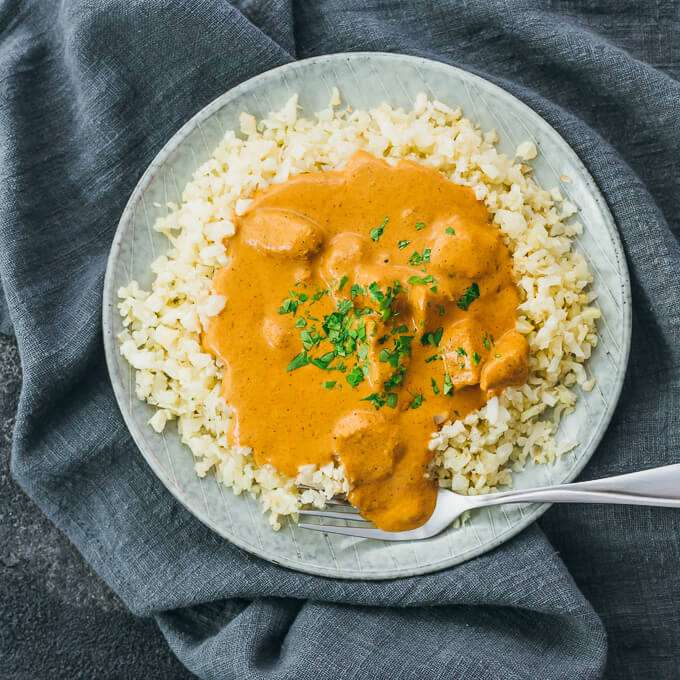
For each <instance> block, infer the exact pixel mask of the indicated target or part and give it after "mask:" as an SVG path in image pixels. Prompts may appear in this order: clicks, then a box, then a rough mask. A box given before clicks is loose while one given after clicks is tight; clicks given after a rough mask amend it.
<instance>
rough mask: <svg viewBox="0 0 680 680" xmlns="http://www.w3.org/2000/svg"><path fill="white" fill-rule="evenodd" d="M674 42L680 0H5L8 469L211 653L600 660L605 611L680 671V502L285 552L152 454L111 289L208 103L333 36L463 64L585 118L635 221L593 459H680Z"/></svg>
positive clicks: (229, 671) (621, 666) (571, 119)
mask: <svg viewBox="0 0 680 680" xmlns="http://www.w3.org/2000/svg"><path fill="white" fill-rule="evenodd" d="M679 38H680V12H679V10H678V5H677V4H676V3H674V2H651V1H650V0H647V1H645V2H633V1H630V2H617V1H616V0H610V1H609V2H604V1H603V2H600V3H592V2H587V1H585V0H582V1H581V2H562V3H553V2H537V1H535V0H518V1H517V2H513V3H508V2H504V1H501V0H478V1H476V2H453V1H444V0H442V1H441V2H436V3H434V2H423V3H417V2H387V1H382V0H363V1H362V2H358V1H353V0H344V1H343V0H319V1H316V2H302V1H298V2H296V1H294V0H279V1H277V0H269V1H266V0H265V1H261V2H257V1H255V0H242V1H241V2H236V3H232V4H229V3H227V2H226V1H225V0H193V1H192V2H189V0H186V1H185V2H181V1H180V0H89V1H88V0H65V1H64V2H61V3H53V2H41V1H39V0H25V1H23V2H13V1H11V0H8V1H6V2H4V3H1V4H0V207H1V209H0V281H1V282H2V287H3V289H4V294H5V297H6V303H7V304H6V305H4V304H3V305H0V317H1V318H2V322H1V323H2V324H4V325H0V329H2V330H4V331H7V330H9V328H10V321H11V326H12V327H13V331H14V333H15V334H16V337H17V340H18V343H19V348H20V353H21V361H22V367H23V376H24V377H23V388H22V392H21V399H20V404H19V410H18V415H17V421H16V431H15V435H14V445H13V455H12V471H13V474H14V476H15V478H16V479H17V480H18V482H19V483H20V484H21V485H22V487H23V488H24V489H25V490H26V492H27V493H28V494H29V495H30V496H31V497H32V498H33V499H34V500H35V501H36V503H38V505H39V506H40V507H41V508H42V509H43V511H44V512H45V513H46V514H47V515H48V516H49V517H50V518H51V519H52V521H54V523H55V524H56V525H57V526H58V527H59V528H60V529H61V530H62V531H64V533H66V534H67V535H68V536H69V538H70V539H71V540H72V541H73V542H74V543H75V545H76V546H77V547H78V548H79V550H80V551H81V552H82V553H83V555H84V556H85V557H86V559H87V560H89V561H90V562H91V563H92V564H93V565H94V567H95V568H96V569H97V571H98V572H99V573H100V574H101V575H102V577H103V578H104V579H105V580H106V581H107V582H108V583H109V584H110V585H111V586H112V587H113V588H114V590H115V591H116V592H117V593H118V594H119V595H120V596H121V597H122V598H123V600H124V601H125V602H126V603H127V604H128V605H129V607H130V608H131V610H132V611H133V612H135V613H137V614H140V615H154V616H155V617H156V618H157V620H158V623H159V625H160V626H161V629H162V630H163V632H164V634H165V636H166V637H167V639H168V641H169V643H170V645H171V646H172V648H173V650H174V651H175V652H176V653H177V655H178V656H179V658H180V659H181V660H182V661H183V662H184V663H185V664H186V665H187V666H188V667H189V668H190V669H191V670H193V671H194V672H195V673H196V674H198V675H199V676H200V677H202V678H253V679H254V678H271V679H273V678H277V679H278V678H281V679H283V678H295V679H304V678H310V679H312V678H313V679H314V680H321V679H323V678H334V679H337V678H357V679H363V678H418V679H421V678H443V677H446V678H463V677H465V678H473V679H478V678H494V679H496V678H499V679H500V678H502V679H506V678H567V677H568V678H595V677H600V676H601V674H602V673H603V672H604V668H605V663H606V656H607V642H606V634H605V628H606V629H607V630H608V632H609V636H610V642H611V645H612V649H611V653H610V658H609V663H608V665H607V674H608V675H609V676H610V677H631V678H632V677H635V678H671V677H677V676H676V675H675V673H676V671H677V667H676V665H675V664H676V662H677V656H678V655H680V625H679V624H680V615H679V614H678V611H679V610H680V606H679V605H680V593H679V586H680V575H679V574H680V570H678V565H679V562H680V559H679V558H680V555H679V547H678V542H677V536H678V530H679V529H680V513H677V512H673V511H671V510H659V509H646V508H625V507H582V508H580V507H562V508H555V509H553V510H551V511H550V513H549V514H548V515H546V517H545V519H544V520H543V521H542V522H541V525H542V529H541V528H539V527H538V526H533V527H531V528H529V529H528V530H526V531H524V532H523V533H522V534H520V535H519V536H517V537H516V538H515V539H513V540H512V541H510V542H508V543H507V544H505V545H504V546H502V547H500V548H498V549H497V550H495V551H493V552H491V553H488V554H486V555H484V556H482V557H480V558H478V559H476V560H473V561H471V562H468V563H467V564H464V565H462V566H459V567H456V568H453V569H449V570H447V571H443V572H440V573H438V574H432V575H428V576H423V577H417V578H410V579H402V580H397V581H392V582H378V583H360V582H346V581H334V580H329V579H323V578H315V577H312V576H307V575H303V574H298V573H295V572H292V571H288V570H285V569H282V568H278V567H276V566H274V565H271V564H268V563H265V562H263V561H261V560H259V559H257V558H254V557H252V556H250V555H249V554H247V553H244V552H242V551H241V550H239V549H237V548H235V547H233V546H232V545H230V544H229V543H228V542H226V541H224V540H222V539H220V538H219V537H217V536H216V535H213V534H212V533H211V532H210V531H209V530H208V529H206V528H205V527H204V526H202V525H201V524H200V523H199V522H198V521H197V520H195V519H194V518H193V517H192V516H191V515H189V514H188V513H187V512H186V511H185V510H184V509H183V508H182V507H180V506H179V504H178V503H176V502H175V501H174V500H173V498H172V497H171V496H170V494H169V493H168V492H167V491H166V490H165V489H164V488H163V486H162V485H161V483H160V482H158V481H157V480H156V479H155V478H154V476H153V475H152V473H151V471H150V470H149V469H148V468H147V466H146V464H145V462H144V461H143V459H142V457H141V456H140V455H139V453H138V452H137V450H136V449H135V446H134V444H133V443H132V441H131V439H130V437H129V435H128V433H127V431H126V429H125V427H124V425H123V422H122V419H121V417H120V415H119V412H118V409H117V407H116V404H115V401H114V399H113V394H112V391H111V387H110V384H109V380H108V377H107V374H106V369H105V366H104V357H103V349H102V340H101V325H100V316H101V314H100V311H101V310H100V305H101V290H102V281H103V276H104V267H105V262H106V255H107V253H108V249H109V245H110V242H111V239H112V236H113V232H114V229H115V226H116V223H117V220H118V217H119V215H120V213H121V211H122V209H123V206H124V204H125V201H126V199H127V197H128V195H129V193H130V192H131V190H132V188H133V187H134V185H135V183H136V181H137V179H138V178H139V176H140V174H141V173H142V171H143V170H144V168H145V167H146V165H147V163H148V162H149V161H150V160H151V159H152V158H153V156H154V155H155V154H156V152H157V151H158V150H159V149H160V147H161V146H162V144H163V143H164V142H165V141H166V140H167V138H168V137H169V136H170V135H171V134H172V133H173V132H174V131H175V130H176V129H177V128H178V127H179V126H180V125H181V123H183V122H184V121H185V120H186V119H187V118H189V117H190V116H191V115H192V114H193V113H195V112H196V111H197V110H198V109H200V108H201V107H202V106H204V105H205V104H206V103H208V102H209V101H210V100H211V99H213V98H214V97H216V96H217V95H219V94H220V93H222V92H223V91H225V90H227V89H229V88H231V87H233V86H234V85H236V84H237V83H239V82H242V81H243V80H245V79H247V78H249V77H250V76H252V75H255V74H256V73H259V72H261V71H263V70H266V69H269V68H272V67H274V66H277V65H279V64H282V63H285V62H287V61H290V60H292V59H295V58H302V57H306V56H310V55H313V54H320V53H326V52H338V51H352V50H383V51H400V52H406V53H411V54H418V55H421V56H425V57H430V58H434V59H439V60H443V61H447V62H449V63H453V64H456V65H459V66H462V67H464V68H467V69H469V70H472V71H475V72H477V73H480V74H482V75H484V76H486V77H488V78H490V79H491V80H493V81H495V82H497V83H498V84H500V85H501V86H503V87H505V88H506V89H508V90H510V91H511V92H513V93H514V94H516V95H517V96H518V97H520V98H521V99H523V100H524V101H526V102H527V103H528V104H529V105H531V106H532V107H533V108H534V109H535V110H537V111H538V112H539V113H540V114H541V115H543V116H544V117H545V118H546V119H547V120H548V121H549V122H550V123H551V124H552V125H553V126H555V127H556V128H557V129H558V130H559V131H560V132H561V133H562V135H563V136H564V137H565V138H566V139H567V140H568V141H569V142H570V144H571V145H572V146H573V147H574V149H575V150H576V152H577V153H578V154H579V155H580V157H581V158H582V159H583V161H584V162H585V164H586V165H587V166H588V168H589V169H590V171H591V173H592V174H593V176H594V177H595V179H596V181H597V183H598V184H599V186H600V188H601V189H602V191H603V192H604V193H605V196H606V198H607V200H608V202H609V205H610V207H611V209H612V211H613V213H614V215H615V218H616V221H617V224H618V227H619V230H620V233H621V236H622V239H623V242H624V246H625V249H626V254H627V257H628V261H629V265H630V268H631V276H632V283H633V297H634V333H633V349H632V356H631V363H630V368H629V372H628V376H627V380H626V385H625V389H624V394H623V397H622V400H621V404H620V406H619V408H618V411H617V414H616V416H615V418H614V421H613V423H612V425H611V427H610V428H609V431H608V433H607V436H606V438H605V440H604V442H603V443H602V445H601V446H600V448H599V450H598V451H597V453H596V455H595V457H594V459H593V461H592V463H591V464H590V465H589V467H588V469H587V471H586V473H585V475H584V476H585V477H592V476H597V475H606V474H614V473H617V472H623V471H629V470H634V469H639V468H642V467H649V466H652V465H660V464H664V463H670V462H677V461H678V460H680V449H679V448H678V443H679V442H678V439H679V433H678V427H677V423H678V415H679V413H680V380H679V377H680V376H679V373H680V371H679V370H678V367H679V361H678V358H679V349H678V340H679V337H678V331H679V326H680V315H679V313H678V305H679V303H680V250H679V248H678V242H677V236H678V230H679V229H680V218H679V215H680V184H679V183H680V119H679V118H680V115H679V110H680V107H679V105H680V84H679V83H678V80H677V78H678V74H679V73H680V52H679V50H678V46H679V45H680V40H679ZM0 297H2V296H0ZM546 534H547V536H549V538H550V540H549V539H548V537H547V536H546ZM556 548H557V549H558V550H560V551H561V553H562V555H561V557H560V556H559V555H558V553H557V550H556ZM565 563H566V566H565ZM567 567H568V568H567ZM574 579H576V582H575V581H574ZM576 583H578V584H579V586H580V589H579V586H577V585H576ZM584 595H585V596H584ZM586 597H587V598H588V599H586ZM589 600H590V602H592V603H593V604H594V605H595V609H596V610H597V611H599V612H602V616H603V619H600V618H599V617H598V615H597V614H596V613H595V610H594V609H593V607H592V606H591V604H589ZM603 621H604V625H603ZM95 670H96V669H95Z"/></svg>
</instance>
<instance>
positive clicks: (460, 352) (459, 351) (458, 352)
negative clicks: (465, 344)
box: [456, 347, 467, 357]
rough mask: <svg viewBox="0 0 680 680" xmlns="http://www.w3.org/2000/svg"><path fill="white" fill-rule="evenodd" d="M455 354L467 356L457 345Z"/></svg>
mask: <svg viewBox="0 0 680 680" xmlns="http://www.w3.org/2000/svg"><path fill="white" fill-rule="evenodd" d="M456 354H457V355H458V356H459V357H466V356H467V352H466V351H465V350H464V349H463V348H462V347H457V348H456Z"/></svg>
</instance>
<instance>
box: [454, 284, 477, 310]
mask: <svg viewBox="0 0 680 680" xmlns="http://www.w3.org/2000/svg"><path fill="white" fill-rule="evenodd" d="M478 297H479V286H478V285H477V284H476V283H473V284H472V285H471V286H469V287H468V289H467V290H466V291H465V292H464V293H463V295H462V296H461V297H460V300H458V302H457V303H456V304H457V305H458V306H459V307H460V308H461V309H462V310H463V311H467V308H468V307H469V306H470V304H471V303H472V302H473V301H474V300H476V299H477V298H478Z"/></svg>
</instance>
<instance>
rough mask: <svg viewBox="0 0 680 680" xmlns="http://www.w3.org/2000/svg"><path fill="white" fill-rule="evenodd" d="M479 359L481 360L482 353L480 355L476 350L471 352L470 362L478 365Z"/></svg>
mask: <svg viewBox="0 0 680 680" xmlns="http://www.w3.org/2000/svg"><path fill="white" fill-rule="evenodd" d="M481 360H482V355H481V354H478V353H477V352H473V353H472V363H473V364H474V365H475V366H478V365H479V362H480V361H481Z"/></svg>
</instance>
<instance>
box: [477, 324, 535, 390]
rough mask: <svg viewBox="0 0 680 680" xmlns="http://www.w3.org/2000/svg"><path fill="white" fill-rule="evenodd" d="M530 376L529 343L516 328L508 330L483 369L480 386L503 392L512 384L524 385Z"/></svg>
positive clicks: (484, 388)
mask: <svg viewBox="0 0 680 680" xmlns="http://www.w3.org/2000/svg"><path fill="white" fill-rule="evenodd" d="M528 376H529V344H528V343H527V341H526V338H525V337H524V336H523V335H522V334H521V333H518V332H517V331H515V330H512V331H508V332H507V333H505V334H504V335H503V337H502V338H501V339H500V340H499V341H498V342H497V343H496V346H495V347H494V351H493V354H492V356H491V358H490V359H489V361H487V363H486V364H485V365H484V368H483V370H482V375H481V380H480V387H481V388H482V389H483V390H485V391H487V390H488V391H492V392H494V393H500V392H502V391H503V390H504V389H505V388H506V387H509V386H510V385H522V384H524V383H525V382H526V381H527V378H528Z"/></svg>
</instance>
